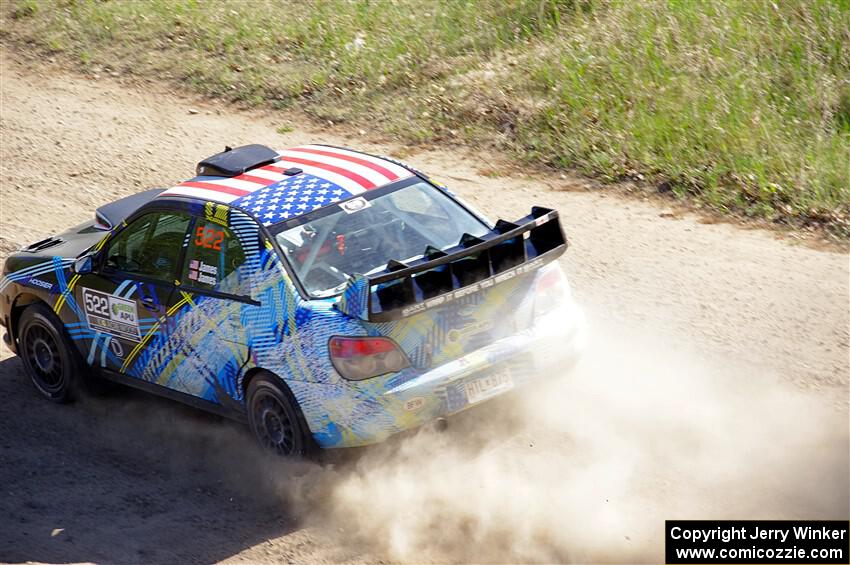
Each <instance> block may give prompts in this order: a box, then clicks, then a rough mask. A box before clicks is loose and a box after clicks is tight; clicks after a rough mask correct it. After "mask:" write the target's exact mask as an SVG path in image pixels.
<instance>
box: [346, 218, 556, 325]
mask: <svg viewBox="0 0 850 565" xmlns="http://www.w3.org/2000/svg"><path fill="white" fill-rule="evenodd" d="M566 249H567V240H566V236H565V235H564V230H563V229H562V228H561V222H560V219H559V218H558V212H557V211H555V210H550V209H548V208H540V207H534V208H532V209H531V214H529V215H528V216H525V217H524V218H521V219H519V220H517V221H516V222H506V221H504V220H499V221H498V222H496V226H495V227H494V228H493V230H491V231H490V232H489V233H487V234H485V235H484V236H482V237H475V236H472V235H469V234H464V235H463V236H462V237H461V239H460V243H458V245H456V246H454V247H451V248H449V249H446V250H444V251H441V250H439V249H436V248H434V247H431V246H428V247H427V248H426V249H425V253H424V255H423V257H422V258H421V259H417V260H416V261H412V262H410V263H409V264H404V263H402V262H400V261H390V262H389V263H388V264H387V267H386V269H385V270H384V271H383V272H381V273H377V274H372V275H368V276H364V275H355V276H354V277H352V278H351V279H350V280H349V281H348V285H347V286H346V288H345V291H344V292H343V294H342V297H341V298H340V300H339V301H338V302H337V303H336V308H337V309H338V310H340V311H341V312H343V313H344V314H347V315H348V316H351V317H353V318H359V319H361V320H366V321H369V322H386V321H390V320H398V319H401V318H406V317H408V316H412V315H414V314H417V313H419V312H423V311H425V310H428V309H430V308H434V307H436V306H441V305H443V304H447V303H448V302H451V301H453V300H456V299H458V298H461V297H463V296H468V295H470V294H474V293H476V292H480V291H482V290H485V289H488V288H491V287H493V286H495V285H497V284H499V283H501V282H504V281H506V280H509V279H512V278H514V277H516V276H519V275H522V274H525V273H528V272H531V271H534V270H536V269H539V268H540V267H542V266H543V265H545V264H546V263H549V262H551V261H554V260H555V259H557V258H558V257H559V256H561V255H562V254H563V253H564V251H566Z"/></svg>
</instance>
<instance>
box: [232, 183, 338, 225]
mask: <svg viewBox="0 0 850 565" xmlns="http://www.w3.org/2000/svg"><path fill="white" fill-rule="evenodd" d="M349 196H352V193H351V192H349V191H347V190H345V189H343V188H342V187H340V186H339V185H336V184H333V183H332V182H328V181H327V180H325V179H322V178H319V177H317V176H314V175H308V174H307V173H301V174H298V175H295V176H292V177H288V178H285V179H284V180H282V181H280V182H277V183H275V184H272V185H269V186H267V187H266V188H261V189H260V190H256V191H254V192H252V193H251V194H248V195H247V196H240V197H239V198H237V199H236V200H234V201H232V202H231V204H234V205H236V206H241V207H242V208H244V209H246V210H248V211H249V212H251V213H252V214H253V215H254V216H255V217H256V218H257V219H259V220H260V223H262V224H263V225H264V226H269V225H272V224H276V223H278V222H282V221H284V220H287V219H289V218H294V217H295V216H300V215H301V214H306V213H307V212H311V211H313V210H316V209H318V208H322V207H324V206H327V205H328V204H333V203H334V202H339V201H340V200H342V199H343V198H348V197H349Z"/></svg>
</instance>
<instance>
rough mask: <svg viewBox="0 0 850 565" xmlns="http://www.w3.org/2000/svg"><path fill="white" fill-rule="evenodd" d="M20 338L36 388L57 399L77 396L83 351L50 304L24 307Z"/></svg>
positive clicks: (22, 353) (24, 360)
mask: <svg viewBox="0 0 850 565" xmlns="http://www.w3.org/2000/svg"><path fill="white" fill-rule="evenodd" d="M18 341H19V344H20V355H21V358H22V359H23V362H24V367H25V368H26V371H27V374H28V375H29V377H30V380H31V381H32V384H33V385H34V386H35V388H36V390H37V391H38V392H40V393H41V395H42V396H44V397H45V398H47V399H48V400H51V401H53V402H69V401H71V400H73V398H74V396H75V393H76V391H77V381H78V375H79V373H80V371H81V366H82V365H81V362H80V359H79V353H77V350H76V349H74V346H73V344H71V343H70V340H69V339H68V338H67V336H66V335H65V330H64V328H63V327H62V324H61V323H60V322H59V320H58V319H57V318H56V316H55V315H54V314H53V312H52V311H51V310H50V309H49V308H48V307H47V306H45V305H43V304H33V305H32V306H28V307H27V309H26V310H24V312H23V314H21V320H20V331H19V333H18Z"/></svg>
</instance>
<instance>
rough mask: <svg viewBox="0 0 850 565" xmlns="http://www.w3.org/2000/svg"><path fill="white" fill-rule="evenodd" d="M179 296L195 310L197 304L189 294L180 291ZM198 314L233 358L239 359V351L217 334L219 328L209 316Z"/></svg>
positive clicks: (203, 313)
mask: <svg viewBox="0 0 850 565" xmlns="http://www.w3.org/2000/svg"><path fill="white" fill-rule="evenodd" d="M180 294H182V295H183V298H184V299H185V300H187V301H188V302H189V305H190V306H191V307H192V308H195V309H197V307H198V306H197V304H195V303H194V302H193V301H192V295H190V294H189V293H187V292H184V291H182V290H181V291H180ZM198 312H199V313H200V314H201V315H202V316H203V317H204V320H206V322H207V326H209V327H211V328H212V329H213V331H214V332H215V333H217V334H219V337H220V338H221V340H222V341H223V342H224V343H225V345H227V347H228V349H230V352H231V353H233V355H234V356H235V357H237V358H239V357H240V354H241V351H239V349H238V348H237V347H236V344H234V343H233V342H231V341H229V340H227V339H225V338H224V336H223V335H221V332H219V330H218V328H219V324H218V323H216V321H215V320H212V319H210V317H209V316H207V315H206V313H205V312H204V311H203V310H198Z"/></svg>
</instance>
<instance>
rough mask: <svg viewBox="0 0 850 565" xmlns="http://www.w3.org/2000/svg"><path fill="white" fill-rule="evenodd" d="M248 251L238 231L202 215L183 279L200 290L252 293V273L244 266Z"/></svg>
mask: <svg viewBox="0 0 850 565" xmlns="http://www.w3.org/2000/svg"><path fill="white" fill-rule="evenodd" d="M244 263H245V252H244V250H243V249H242V243H241V242H240V241H239V238H238V237H237V236H236V234H235V233H234V232H233V231H232V230H231V229H229V228H228V227H226V226H223V225H221V224H220V223H217V222H214V221H209V220H207V219H203V218H198V219H197V221H196V222H195V227H194V230H193V233H192V236H191V237H190V238H189V249H188V250H187V252H186V265H185V268H184V269H183V283H184V284H185V285H187V286H191V287H194V288H197V289H200V290H213V291H216V292H223V293H226V294H232V295H236V296H250V294H251V287H250V279H249V273H246V272H245V269H242V268H240V267H242V266H243V264H244Z"/></svg>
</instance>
